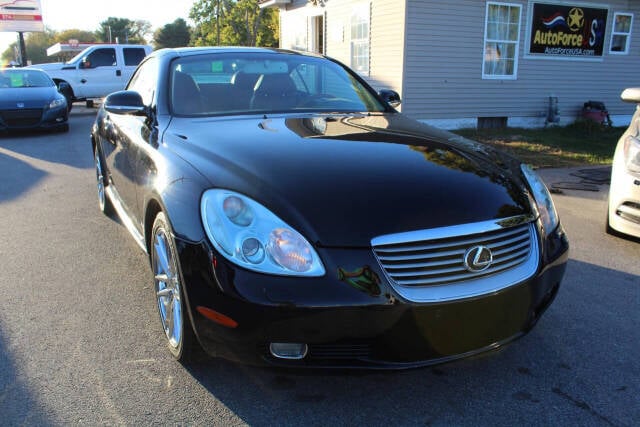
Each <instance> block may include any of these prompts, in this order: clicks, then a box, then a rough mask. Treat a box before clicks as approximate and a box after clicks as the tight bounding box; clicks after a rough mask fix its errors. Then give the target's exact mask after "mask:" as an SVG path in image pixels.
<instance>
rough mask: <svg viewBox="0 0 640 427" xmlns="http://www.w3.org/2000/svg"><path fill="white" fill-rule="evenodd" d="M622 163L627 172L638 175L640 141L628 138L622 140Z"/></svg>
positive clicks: (639, 167)
mask: <svg viewBox="0 0 640 427" xmlns="http://www.w3.org/2000/svg"><path fill="white" fill-rule="evenodd" d="M624 161H625V164H626V165H627V170H628V171H629V172H633V173H640V140H638V138H635V137H633V136H628V137H627V138H626V139H625V140H624Z"/></svg>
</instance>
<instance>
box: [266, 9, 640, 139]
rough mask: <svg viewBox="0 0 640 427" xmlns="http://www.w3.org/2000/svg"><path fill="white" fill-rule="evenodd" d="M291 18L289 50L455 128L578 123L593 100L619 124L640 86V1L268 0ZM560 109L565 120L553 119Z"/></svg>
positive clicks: (283, 38)
mask: <svg viewBox="0 0 640 427" xmlns="http://www.w3.org/2000/svg"><path fill="white" fill-rule="evenodd" d="M260 4H261V7H277V8H279V10H280V32H281V34H280V45H281V47H282V48H286V49H296V50H307V51H313V52H319V53H323V54H325V55H327V56H330V57H333V58H335V59H337V60H339V61H341V62H343V63H344V64H346V65H348V66H350V67H351V68H353V69H354V70H356V71H357V72H358V73H359V74H360V75H361V76H362V77H364V78H365V79H366V80H367V81H368V82H369V83H370V84H371V85H372V86H373V87H374V88H375V89H385V88H389V89H393V90H395V91H397V92H398V93H400V95H401V97H402V111H403V112H404V113H405V114H408V115H410V116H412V117H414V118H416V119H418V120H421V121H425V122H428V123H431V124H434V125H437V126H440V127H444V128H449V129H452V128H457V127H476V126H479V127H490V126H496V125H504V124H507V125H508V126H524V127H536V126H544V125H545V124H547V123H548V119H550V118H556V119H557V118H559V120H560V123H563V124H566V123H570V122H572V121H574V120H575V119H576V118H577V117H578V116H579V115H580V112H581V109H582V107H583V104H584V103H585V102H586V101H589V100H596V101H601V102H604V103H605V105H606V107H607V109H608V110H609V113H610V115H611V118H612V120H613V123H614V125H619V126H623V125H627V124H628V123H629V121H630V119H631V115H632V114H633V111H634V106H633V105H630V104H626V103H623V102H622V101H620V93H621V92H622V90H623V89H624V88H626V87H631V86H640V78H638V75H637V74H638V71H637V70H638V69H640V39H639V38H638V36H637V35H636V33H635V32H634V31H633V30H634V29H636V28H638V29H640V27H637V25H635V23H634V21H635V17H636V16H638V12H640V0H634V1H632V0H608V1H607V0H603V2H602V3H600V2H591V1H577V2H572V1H547V0H545V1H533V0H531V1H525V0H512V1H500V2H497V1H486V0H458V1H456V2H443V1H436V0H261V2H260ZM550 97H554V98H555V99H557V106H558V110H557V111H558V113H559V114H558V116H559V117H554V115H553V114H551V115H550V114H549V98H550Z"/></svg>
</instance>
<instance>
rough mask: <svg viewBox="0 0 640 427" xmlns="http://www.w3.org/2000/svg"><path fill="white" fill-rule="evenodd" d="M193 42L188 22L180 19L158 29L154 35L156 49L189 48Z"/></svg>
mask: <svg viewBox="0 0 640 427" xmlns="http://www.w3.org/2000/svg"><path fill="white" fill-rule="evenodd" d="M190 40H191V31H190V30H189V26H188V25H187V22H186V21H185V20H184V19H182V18H178V19H176V20H175V21H173V22H172V23H171V24H166V25H165V26H164V27H162V28H158V29H157V30H156V32H155V33H154V34H153V44H154V47H155V48H156V49H162V48H163V47H181V46H188V45H189V41H190Z"/></svg>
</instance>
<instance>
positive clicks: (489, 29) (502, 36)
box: [482, 2, 521, 79]
mask: <svg viewBox="0 0 640 427" xmlns="http://www.w3.org/2000/svg"><path fill="white" fill-rule="evenodd" d="M520 9H521V6H520V5H517V4H509V3H493V2H489V3H487V14H486V17H485V26H484V59H483V62H482V78H484V79H515V78H516V76H517V73H518V48H519V45H520Z"/></svg>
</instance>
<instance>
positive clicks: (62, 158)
mask: <svg viewBox="0 0 640 427" xmlns="http://www.w3.org/2000/svg"><path fill="white" fill-rule="evenodd" d="M92 121H93V117H91V116H72V118H70V120H69V127H70V130H69V132H68V133H59V132H44V131H30V132H27V131H22V132H12V133H9V134H4V135H2V136H0V148H4V149H6V150H9V151H13V152H15V153H19V154H22V155H25V156H28V157H32V158H35V159H39V160H44V161H46V162H54V163H60V164H65V165H68V166H71V167H75V168H79V169H89V168H93V154H92V152H91V144H90V143H89V132H90V130H91V123H92Z"/></svg>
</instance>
